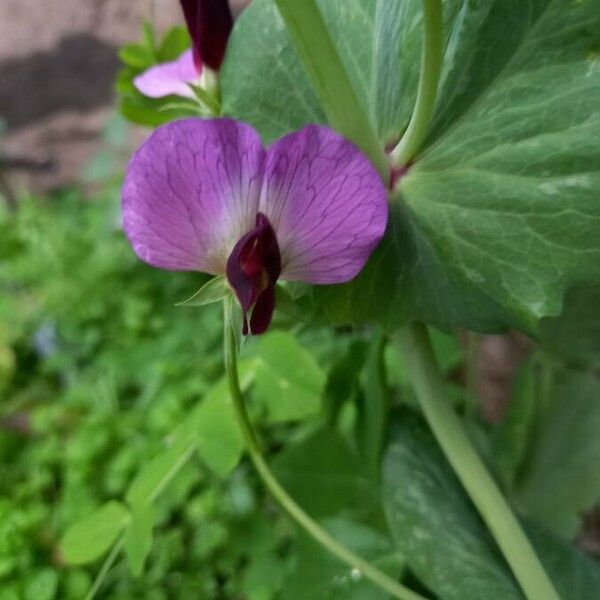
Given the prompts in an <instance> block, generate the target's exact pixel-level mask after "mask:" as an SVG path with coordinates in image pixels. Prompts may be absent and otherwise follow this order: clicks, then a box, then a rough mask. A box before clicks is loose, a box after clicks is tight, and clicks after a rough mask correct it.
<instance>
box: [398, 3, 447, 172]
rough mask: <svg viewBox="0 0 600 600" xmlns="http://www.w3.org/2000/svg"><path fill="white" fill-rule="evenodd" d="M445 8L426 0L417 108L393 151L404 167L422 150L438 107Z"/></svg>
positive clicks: (399, 165)
mask: <svg viewBox="0 0 600 600" xmlns="http://www.w3.org/2000/svg"><path fill="white" fill-rule="evenodd" d="M443 25H444V22H443V12H442V2H441V0H423V50H422V54H421V75H420V77H419V88H418V91H417V100H416V102H415V108H414V111H413V114H412V117H411V119H410V123H409V124H408V127H407V129H406V131H405V132H404V135H403V136H402V139H401V140H400V143H399V144H398V145H397V146H396V147H395V148H394V150H393V151H392V154H391V157H392V163H393V164H394V165H395V166H396V167H402V166H404V165H406V163H408V161H409V160H410V159H411V158H412V157H413V156H414V155H415V154H416V153H417V152H418V150H419V148H420V147H421V144H422V142H423V140H424V139H425V136H426V134H427V128H428V127H429V122H430V121H431V117H432V116H433V110H434V109H435V101H436V98H437V89H438V83H439V80H440V74H441V71H442V55H443V32H444V27H443Z"/></svg>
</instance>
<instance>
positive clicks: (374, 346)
mask: <svg viewBox="0 0 600 600" xmlns="http://www.w3.org/2000/svg"><path fill="white" fill-rule="evenodd" d="M385 345H386V339H385V337H384V336H383V335H382V334H378V335H376V336H375V337H374V339H373V341H372V342H371V346H370V348H369V353H368V355H367V360H366V362H365V365H364V368H363V372H362V373H361V390H362V393H361V394H359V395H358V397H357V402H358V419H357V423H356V438H357V442H358V447H359V451H360V453H361V455H362V457H363V460H364V461H365V465H366V467H367V469H368V471H369V473H370V476H371V478H372V479H373V481H378V480H379V471H380V469H381V452H382V449H383V442H384V438H385V435H386V433H387V425H388V414H389V410H388V407H389V390H388V388H387V379H386V372H385V364H384V361H383V356H384V350H385Z"/></svg>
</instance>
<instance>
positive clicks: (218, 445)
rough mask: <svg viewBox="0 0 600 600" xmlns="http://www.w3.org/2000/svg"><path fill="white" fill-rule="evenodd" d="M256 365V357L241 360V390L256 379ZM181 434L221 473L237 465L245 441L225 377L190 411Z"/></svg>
mask: <svg viewBox="0 0 600 600" xmlns="http://www.w3.org/2000/svg"><path fill="white" fill-rule="evenodd" d="M256 369H257V366H256V362H255V361H251V360H250V361H240V363H239V374H240V387H241V389H242V392H245V391H246V390H247V389H248V388H249V387H250V384H251V383H252V382H253V381H254V378H255V376H256ZM179 435H184V436H185V437H186V439H191V440H192V441H193V442H194V443H195V445H196V447H197V449H198V454H199V455H200V457H201V458H202V460H203V461H204V462H205V463H206V464H207V465H208V466H209V467H210V468H211V469H212V470H213V471H215V473H217V474H218V475H221V476H224V475H227V473H229V472H230V471H231V470H232V469H233V468H234V467H235V466H236V465H237V463H238V462H239V460H240V457H241V455H242V452H243V451H244V447H245V445H244V438H243V436H242V433H241V430H240V428H239V425H238V423H237V419H236V415H235V410H234V408H233V404H232V401H231V396H230V394H229V385H228V382H227V380H226V379H222V380H220V381H219V382H218V383H217V384H216V385H215V386H214V387H213V388H211V390H210V391H209V392H208V393H207V394H206V396H205V398H204V400H203V401H202V402H201V403H200V405H199V406H198V407H197V408H195V409H194V410H193V411H192V412H191V413H190V414H189V415H188V418H187V419H186V423H184V425H183V426H182V429H181V431H180V432H179Z"/></svg>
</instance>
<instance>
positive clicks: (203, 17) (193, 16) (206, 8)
mask: <svg viewBox="0 0 600 600" xmlns="http://www.w3.org/2000/svg"><path fill="white" fill-rule="evenodd" d="M180 2H181V7H182V9H183V14H184V16H185V22H186V24H187V28H188V31H189V33H190V37H191V38H192V49H191V50H186V51H185V52H184V53H183V54H182V55H181V56H180V57H179V58H177V59H176V60H174V61H171V62H167V63H162V64H160V65H156V66H154V67H150V68H149V69H147V70H146V71H144V72H143V73H142V74H141V75H138V76H137V77H136V78H135V79H134V80H133V83H134V85H135V87H136V88H137V89H138V90H139V91H140V92H141V93H142V94H144V95H145V96H149V97H150V98H162V97H163V96H170V95H176V96H183V97H185V98H194V97H195V95H194V92H193V90H192V88H191V87H190V85H195V86H199V85H201V83H202V80H201V77H202V75H203V73H204V74H208V73H209V72H214V71H218V70H219V69H220V68H221V63H222V62H223V58H224V57H225V50H226V49H227V40H228V39H229V34H230V33H231V29H232V27H233V18H232V16H231V11H230V8H229V2H228V1H227V0H180Z"/></svg>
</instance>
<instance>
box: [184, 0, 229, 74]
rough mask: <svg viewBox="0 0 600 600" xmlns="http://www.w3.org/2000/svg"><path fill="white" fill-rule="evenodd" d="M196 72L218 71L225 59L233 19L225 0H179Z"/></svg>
mask: <svg viewBox="0 0 600 600" xmlns="http://www.w3.org/2000/svg"><path fill="white" fill-rule="evenodd" d="M180 2H181V7H182V8H183V14H184V16H185V22H186V23H187V27H188V30H189V32H190V36H191V38H192V43H193V47H194V62H195V63H196V67H197V68H198V69H200V68H201V65H206V66H207V67H209V68H210V69H213V70H214V71H218V70H219V68H220V67H221V63H222V62H223V58H224V57H225V50H226V49H227V41H228V39H229V34H230V33H231V29H232V28H233V17H232V16H231V9H230V8H229V2H228V1H227V0H180Z"/></svg>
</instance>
